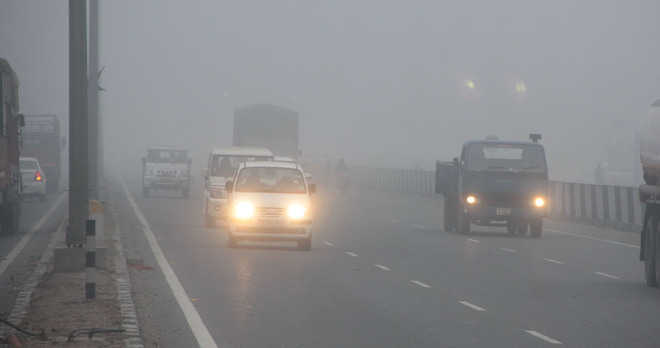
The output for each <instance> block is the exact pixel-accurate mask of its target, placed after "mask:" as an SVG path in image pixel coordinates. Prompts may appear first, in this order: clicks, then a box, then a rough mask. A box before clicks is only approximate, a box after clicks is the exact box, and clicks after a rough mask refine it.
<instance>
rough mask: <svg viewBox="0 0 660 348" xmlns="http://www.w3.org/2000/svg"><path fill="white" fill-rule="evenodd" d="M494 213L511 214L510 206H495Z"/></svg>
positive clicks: (500, 214)
mask: <svg viewBox="0 0 660 348" xmlns="http://www.w3.org/2000/svg"><path fill="white" fill-rule="evenodd" d="M495 214H497V216H509V215H511V208H497V209H495Z"/></svg>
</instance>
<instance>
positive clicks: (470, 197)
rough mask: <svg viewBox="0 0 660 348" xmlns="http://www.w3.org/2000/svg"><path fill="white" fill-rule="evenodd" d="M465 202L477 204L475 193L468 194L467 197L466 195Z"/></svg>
mask: <svg viewBox="0 0 660 348" xmlns="http://www.w3.org/2000/svg"><path fill="white" fill-rule="evenodd" d="M465 202H466V203H467V204H469V205H475V204H477V202H478V200H477V197H476V196H475V195H468V196H467V197H465Z"/></svg>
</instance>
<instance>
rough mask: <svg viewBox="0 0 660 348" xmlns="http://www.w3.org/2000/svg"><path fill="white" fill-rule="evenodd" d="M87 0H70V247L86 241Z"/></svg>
mask: <svg viewBox="0 0 660 348" xmlns="http://www.w3.org/2000/svg"><path fill="white" fill-rule="evenodd" d="M87 76H88V75H87V4H86V0H69V137H70V145H69V228H68V229H67V233H66V244H67V246H68V247H81V246H82V245H83V243H84V235H85V222H86V221H87V219H88V216H89V212H88V209H89V207H88V189H89V186H88V174H89V173H88V169H89V168H88V165H87V158H88V150H87V142H88V139H87V132H88V123H87V102H88V100H87Z"/></svg>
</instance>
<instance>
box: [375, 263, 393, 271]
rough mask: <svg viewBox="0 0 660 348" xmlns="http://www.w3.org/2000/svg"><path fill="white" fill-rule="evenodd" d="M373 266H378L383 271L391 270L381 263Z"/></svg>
mask: <svg viewBox="0 0 660 348" xmlns="http://www.w3.org/2000/svg"><path fill="white" fill-rule="evenodd" d="M374 266H376V267H378V268H380V269H381V270H383V271H387V272H389V271H391V269H390V268H389V267H387V266H383V265H379V264H375V265H374Z"/></svg>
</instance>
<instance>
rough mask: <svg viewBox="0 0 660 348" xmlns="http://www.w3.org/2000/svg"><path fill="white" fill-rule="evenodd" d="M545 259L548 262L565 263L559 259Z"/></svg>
mask: <svg viewBox="0 0 660 348" xmlns="http://www.w3.org/2000/svg"><path fill="white" fill-rule="evenodd" d="M543 260H545V261H548V262H552V263H556V264H558V265H563V264H564V263H563V262H561V261H559V260H555V259H543Z"/></svg>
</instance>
